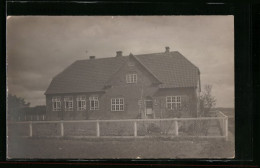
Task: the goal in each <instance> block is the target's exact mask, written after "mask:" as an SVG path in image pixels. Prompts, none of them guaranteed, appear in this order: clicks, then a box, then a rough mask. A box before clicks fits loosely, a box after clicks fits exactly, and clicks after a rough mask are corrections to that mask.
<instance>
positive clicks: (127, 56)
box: [76, 55, 129, 61]
mask: <svg viewBox="0 0 260 168" xmlns="http://www.w3.org/2000/svg"><path fill="white" fill-rule="evenodd" d="M127 57H129V56H128V55H125V56H121V57H101V58H95V59H80V60H76V61H94V60H102V59H115V58H127Z"/></svg>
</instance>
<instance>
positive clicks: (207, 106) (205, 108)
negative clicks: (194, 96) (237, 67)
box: [200, 85, 216, 117]
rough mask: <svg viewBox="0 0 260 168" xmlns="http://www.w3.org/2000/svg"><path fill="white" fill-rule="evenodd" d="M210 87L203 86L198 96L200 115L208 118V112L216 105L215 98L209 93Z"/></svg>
mask: <svg viewBox="0 0 260 168" xmlns="http://www.w3.org/2000/svg"><path fill="white" fill-rule="evenodd" d="M211 90H212V85H205V86H204V91H203V92H202V94H201V96H200V115H201V116H203V117H206V116H209V112H210V110H211V109H212V108H213V107H215V105H216V98H215V97H214V96H213V95H212V93H211Z"/></svg>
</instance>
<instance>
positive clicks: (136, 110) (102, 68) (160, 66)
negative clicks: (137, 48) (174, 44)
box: [45, 47, 200, 120]
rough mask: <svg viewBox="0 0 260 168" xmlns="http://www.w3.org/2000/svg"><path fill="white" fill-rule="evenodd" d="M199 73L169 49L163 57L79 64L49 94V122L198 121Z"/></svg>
mask: <svg viewBox="0 0 260 168" xmlns="http://www.w3.org/2000/svg"><path fill="white" fill-rule="evenodd" d="M199 93H200V72H199V69H198V68H197V67H196V66H195V65H194V64H192V63H191V62H190V61H188V60H187V59H186V58H185V57H184V56H183V55H181V54H180V53H179V52H177V51H172V52H171V51H170V49H169V47H166V50H165V51H164V52H162V53H153V54H142V55H133V54H130V55H128V56H123V55H122V52H121V51H118V52H117V54H116V56H115V57H110V58H100V59H96V58H95V57H94V56H90V58H89V59H88V60H79V61H76V62H74V63H73V64H71V65H70V66H69V67H67V68H66V69H65V70H64V71H62V72H61V73H59V74H58V75H57V76H55V77H54V78H53V80H52V82H51V83H50V85H49V87H48V89H47V90H46V92H45V95H46V119H47V120H85V119H89V120H91V119H100V120H101V119H135V118H172V117H196V116H197V112H198V107H199V99H198V98H199Z"/></svg>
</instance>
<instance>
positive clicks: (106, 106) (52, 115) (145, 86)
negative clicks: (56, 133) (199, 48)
mask: <svg viewBox="0 0 260 168" xmlns="http://www.w3.org/2000/svg"><path fill="white" fill-rule="evenodd" d="M128 73H136V74H137V83H130V84H129V83H126V74H128ZM108 83H109V85H110V86H111V87H108V88H106V90H105V92H104V93H73V94H56V95H46V108H47V109H46V115H47V120H60V119H63V120H74V119H75V120H84V119H100V120H101V119H134V118H138V117H140V111H141V110H143V106H142V105H140V104H139V103H138V100H141V99H145V98H147V97H152V98H153V111H154V113H155V117H156V118H168V117H195V116H196V113H197V110H196V109H197V92H196V89H195V88H178V89H158V81H157V80H156V79H155V78H154V77H153V76H152V75H151V74H150V73H149V72H148V71H147V70H146V69H144V68H143V67H142V66H141V65H140V64H139V63H138V62H136V61H135V60H134V59H133V58H131V57H130V58H129V60H128V61H127V62H126V63H125V65H122V67H121V68H120V69H119V70H118V71H117V73H115V74H114V75H113V77H112V78H111V79H110V80H109V82H108ZM156 83H157V84H156ZM78 95H85V96H86V110H85V111H77V101H76V97H77V96H78ZM53 96H60V97H61V107H62V109H61V111H53V110H52V97H53ZM65 96H73V111H65V109H64V97H65ZM91 96H98V98H99V109H98V110H90V101H89V97H91ZM166 96H181V99H182V105H183V106H184V105H185V107H188V108H183V109H182V110H181V111H178V112H177V111H173V110H168V109H166V108H165V107H166ZM112 98H124V111H112V110H111V99H112Z"/></svg>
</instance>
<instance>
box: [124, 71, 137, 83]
mask: <svg viewBox="0 0 260 168" xmlns="http://www.w3.org/2000/svg"><path fill="white" fill-rule="evenodd" d="M126 83H137V74H135V73H133V74H126Z"/></svg>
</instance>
